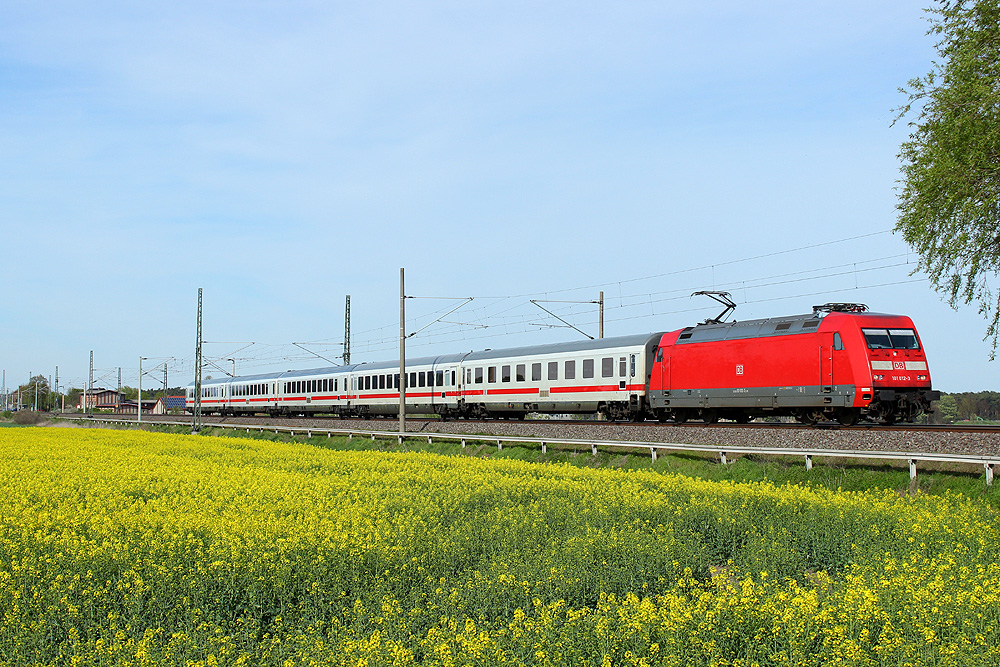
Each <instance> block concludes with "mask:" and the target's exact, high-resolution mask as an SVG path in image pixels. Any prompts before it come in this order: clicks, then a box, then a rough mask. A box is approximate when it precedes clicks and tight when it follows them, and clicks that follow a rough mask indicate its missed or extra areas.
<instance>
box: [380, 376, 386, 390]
mask: <svg viewBox="0 0 1000 667" xmlns="http://www.w3.org/2000/svg"><path fill="white" fill-rule="evenodd" d="M378 388H379V389H385V375H379V376H378Z"/></svg>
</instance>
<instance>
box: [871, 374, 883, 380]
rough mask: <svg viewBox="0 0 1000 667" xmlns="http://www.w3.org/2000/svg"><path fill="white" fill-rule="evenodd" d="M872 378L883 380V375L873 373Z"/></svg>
mask: <svg viewBox="0 0 1000 667" xmlns="http://www.w3.org/2000/svg"><path fill="white" fill-rule="evenodd" d="M872 379H873V380H884V379H885V376H884V375H873V376H872Z"/></svg>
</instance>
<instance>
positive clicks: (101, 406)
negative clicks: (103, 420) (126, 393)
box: [76, 389, 121, 410]
mask: <svg viewBox="0 0 1000 667" xmlns="http://www.w3.org/2000/svg"><path fill="white" fill-rule="evenodd" d="M84 396H86V397H87V406H86V407H87V409H88V410H114V409H116V408H117V407H118V404H119V403H121V394H119V393H118V392H117V391H115V390H114V389H91V390H90V391H88V392H87V393H86V394H80V402H79V403H77V406H76V407H77V409H79V410H83V409H84V405H83V399H84Z"/></svg>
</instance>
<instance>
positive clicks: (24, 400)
mask: <svg viewBox="0 0 1000 667" xmlns="http://www.w3.org/2000/svg"><path fill="white" fill-rule="evenodd" d="M36 388H37V392H36V391H35V390H36ZM17 392H18V394H17V395H18V397H19V398H18V399H17V400H19V401H20V404H21V405H23V406H25V407H29V408H30V407H31V406H32V405H35V406H37V408H38V409H39V410H47V409H48V408H49V406H50V404H51V402H52V400H54V397H55V394H53V393H52V392H51V390H50V388H49V381H48V379H47V378H46V377H45V376H44V375H34V376H32V378H31V379H30V380H28V382H26V383H25V384H22V385H21V386H20V387H18V388H17ZM36 397H37V400H38V402H37V403H36V402H35V400H36Z"/></svg>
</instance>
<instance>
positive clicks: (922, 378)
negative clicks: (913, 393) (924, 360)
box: [917, 375, 927, 380]
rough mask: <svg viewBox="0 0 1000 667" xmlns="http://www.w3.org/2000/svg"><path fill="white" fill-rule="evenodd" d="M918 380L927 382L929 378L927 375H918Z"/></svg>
mask: <svg viewBox="0 0 1000 667" xmlns="http://www.w3.org/2000/svg"><path fill="white" fill-rule="evenodd" d="M917 379H918V380H926V379H927V376H926V375H918V376H917Z"/></svg>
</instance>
